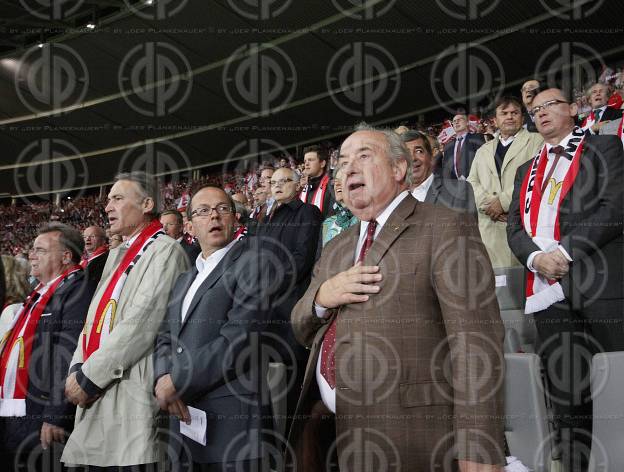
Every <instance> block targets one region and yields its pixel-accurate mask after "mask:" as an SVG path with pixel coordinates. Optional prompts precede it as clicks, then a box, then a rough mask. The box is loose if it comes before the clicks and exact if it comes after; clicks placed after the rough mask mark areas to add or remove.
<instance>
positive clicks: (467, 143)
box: [442, 133, 485, 179]
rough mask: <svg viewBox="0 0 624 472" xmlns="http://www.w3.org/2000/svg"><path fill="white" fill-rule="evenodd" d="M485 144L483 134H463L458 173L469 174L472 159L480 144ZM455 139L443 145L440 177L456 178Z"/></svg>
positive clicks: (466, 175)
mask: <svg viewBox="0 0 624 472" xmlns="http://www.w3.org/2000/svg"><path fill="white" fill-rule="evenodd" d="M483 144H485V139H484V138H483V135H481V134H477V133H468V134H466V136H464V142H463V143H462V150H461V163H460V167H461V170H460V175H463V176H464V177H466V178H468V175H469V174H470V168H471V167H472V161H473V160H474V156H475V154H476V152H477V149H479V148H480V147H481V146H483ZM454 151H455V140H453V141H451V142H449V143H447V144H446V146H444V153H443V155H442V177H444V178H445V179H457V177H458V176H457V175H456V174H455V155H454Z"/></svg>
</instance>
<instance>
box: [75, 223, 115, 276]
mask: <svg viewBox="0 0 624 472" xmlns="http://www.w3.org/2000/svg"><path fill="white" fill-rule="evenodd" d="M82 237H83V239H84V248H85V257H84V258H83V259H82V261H81V262H80V265H81V266H82V268H83V269H84V270H85V272H86V274H87V279H89V281H90V282H91V283H92V284H93V286H94V287H97V284H98V283H100V279H101V278H102V271H103V270H104V265H105V264H106V260H107V259H108V245H107V244H106V232H105V231H104V229H103V228H100V227H99V226H89V227H88V228H86V229H85V230H84V231H83V233H82Z"/></svg>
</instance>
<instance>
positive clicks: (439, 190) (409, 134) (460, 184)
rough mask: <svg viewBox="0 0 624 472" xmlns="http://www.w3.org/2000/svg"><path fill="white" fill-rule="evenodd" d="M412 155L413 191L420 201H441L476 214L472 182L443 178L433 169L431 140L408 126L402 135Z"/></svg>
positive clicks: (445, 204)
mask: <svg viewBox="0 0 624 472" xmlns="http://www.w3.org/2000/svg"><path fill="white" fill-rule="evenodd" d="M401 139H402V140H403V142H404V143H405V147H407V150H408V151H409V152H410V154H411V155H412V159H413V168H412V187H411V191H412V195H413V196H414V198H415V199H416V200H418V201H421V202H427V203H431V204H433V205H444V206H445V207H447V208H450V209H452V210H457V211H462V212H467V213H470V214H471V215H473V216H474V217H475V218H476V217H477V207H476V205H475V200H474V194H473V191H472V186H471V185H470V184H469V183H468V182H467V181H465V180H453V179H444V178H442V177H441V176H440V175H438V174H436V173H435V172H434V171H433V170H434V162H435V161H434V158H433V153H432V149H431V142H430V141H429V140H428V139H427V136H426V135H425V134H423V133H421V132H420V131H414V130H409V131H406V132H405V133H403V134H402V135H401Z"/></svg>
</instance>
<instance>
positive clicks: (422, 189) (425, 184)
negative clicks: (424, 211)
mask: <svg viewBox="0 0 624 472" xmlns="http://www.w3.org/2000/svg"><path fill="white" fill-rule="evenodd" d="M432 183H433V172H432V173H431V174H430V175H429V177H427V178H426V179H425V180H424V181H422V182H421V183H420V185H419V186H418V187H416V188H415V189H414V190H412V195H413V196H414V198H415V199H416V200H418V201H419V202H424V201H425V198H427V192H429V189H430V188H431V184H432Z"/></svg>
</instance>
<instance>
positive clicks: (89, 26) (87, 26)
mask: <svg viewBox="0 0 624 472" xmlns="http://www.w3.org/2000/svg"><path fill="white" fill-rule="evenodd" d="M85 26H86V28H87V29H90V30H94V29H95V23H93V22H92V21H90V22H89V23H87V24H86V25H85Z"/></svg>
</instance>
